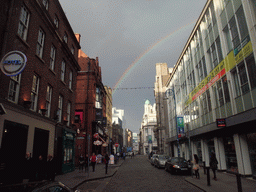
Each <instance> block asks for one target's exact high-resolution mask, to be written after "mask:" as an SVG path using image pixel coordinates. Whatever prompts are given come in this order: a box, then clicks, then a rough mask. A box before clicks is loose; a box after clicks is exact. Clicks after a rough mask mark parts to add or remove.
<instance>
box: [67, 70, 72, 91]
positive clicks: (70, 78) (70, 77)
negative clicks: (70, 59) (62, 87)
mask: <svg viewBox="0 0 256 192" xmlns="http://www.w3.org/2000/svg"><path fill="white" fill-rule="evenodd" d="M72 79H73V72H72V71H70V72H69V82H68V87H69V89H72V83H73V81H72Z"/></svg>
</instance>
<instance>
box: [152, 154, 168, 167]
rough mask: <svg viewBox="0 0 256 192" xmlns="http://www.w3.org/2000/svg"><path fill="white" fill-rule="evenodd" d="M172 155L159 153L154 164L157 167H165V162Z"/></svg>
mask: <svg viewBox="0 0 256 192" xmlns="http://www.w3.org/2000/svg"><path fill="white" fill-rule="evenodd" d="M169 158H170V157H169V156H168V155H158V156H156V158H155V160H154V165H155V167H157V168H164V167H165V163H166V162H167V160H168V159H169Z"/></svg>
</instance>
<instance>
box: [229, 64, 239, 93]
mask: <svg viewBox="0 0 256 192" xmlns="http://www.w3.org/2000/svg"><path fill="white" fill-rule="evenodd" d="M231 74H232V78H233V81H234V86H235V97H238V96H240V95H241V91H240V86H239V80H238V74H237V70H236V68H235V69H234V70H233V71H232V72H231Z"/></svg>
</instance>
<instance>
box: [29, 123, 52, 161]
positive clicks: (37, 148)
mask: <svg viewBox="0 0 256 192" xmlns="http://www.w3.org/2000/svg"><path fill="white" fill-rule="evenodd" d="M48 143H49V131H47V130H44V129H40V128H35V134H34V145H33V157H34V158H36V159H38V157H39V155H42V156H43V159H44V160H46V159H47V154H48Z"/></svg>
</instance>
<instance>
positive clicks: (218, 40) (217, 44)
mask: <svg viewBox="0 0 256 192" xmlns="http://www.w3.org/2000/svg"><path fill="white" fill-rule="evenodd" d="M216 46H217V51H218V57H219V62H221V61H222V60H223V56H222V49H221V44H220V37H218V38H217V39H216Z"/></svg>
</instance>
